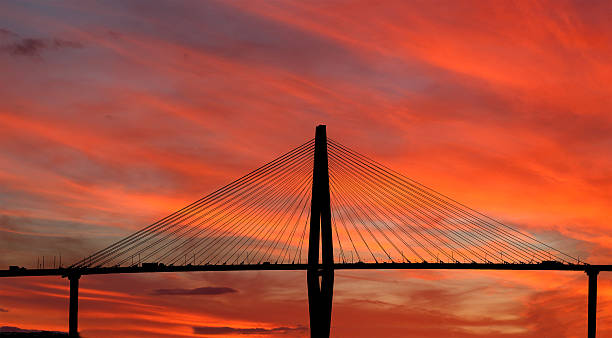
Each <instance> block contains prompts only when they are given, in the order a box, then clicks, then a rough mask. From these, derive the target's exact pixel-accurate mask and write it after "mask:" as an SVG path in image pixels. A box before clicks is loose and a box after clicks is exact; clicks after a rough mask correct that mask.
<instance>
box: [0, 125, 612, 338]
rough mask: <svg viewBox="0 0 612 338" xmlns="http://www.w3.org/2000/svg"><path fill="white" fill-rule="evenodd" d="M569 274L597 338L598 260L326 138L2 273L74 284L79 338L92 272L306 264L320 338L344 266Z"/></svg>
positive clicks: (72, 318) (72, 324)
mask: <svg viewBox="0 0 612 338" xmlns="http://www.w3.org/2000/svg"><path fill="white" fill-rule="evenodd" d="M339 269H449V270H451V269H452V270H465V269H480V270H566V271H584V272H586V273H587V275H588V277H589V284H588V285H589V296H588V297H589V298H588V337H589V338H592V337H595V332H596V325H595V324H596V321H595V319H596V318H595V311H596V298H597V275H598V273H599V272H600V271H611V270H612V266H610V265H589V264H587V263H585V262H581V261H580V260H578V259H576V258H574V257H572V256H571V255H570V254H568V253H565V252H562V251H560V250H557V249H555V248H553V247H551V246H549V245H547V244H545V243H543V242H541V241H540V240H538V239H537V238H535V237H534V236H532V235H530V234H528V233H526V232H524V231H520V230H518V229H515V228H513V227H510V226H508V225H505V224H503V223H501V222H498V221H496V220H494V219H492V218H490V217H488V216H486V215H484V214H481V213H479V212H477V211H475V210H473V209H471V208H469V207H467V206H465V205H463V204H461V203H459V202H457V201H455V200H453V199H451V198H449V197H447V196H445V195H443V194H441V193H439V192H436V191H434V190H432V189H430V188H428V187H425V186H423V185H421V184H419V183H418V182H416V181H414V180H412V179H410V178H408V177H406V176H404V175H402V174H400V173H398V172H396V171H394V170H392V169H390V168H388V167H386V166H384V165H382V164H380V163H378V162H376V161H375V160H373V159H371V158H369V157H367V156H364V155H362V154H360V153H358V152H356V151H354V150H352V149H350V148H348V147H346V146H344V145H343V144H341V143H340V142H338V141H336V140H333V139H331V138H327V135H326V128H325V126H318V127H317V129H316V135H315V138H314V139H312V140H309V141H308V142H305V143H304V144H302V145H300V146H298V147H296V148H294V149H292V150H291V151H289V152H287V153H285V154H283V155H281V156H279V157H278V158H276V159H274V160H273V161H271V162H269V163H267V164H265V165H263V166H261V167H260V168H257V169H255V170H253V171H251V172H250V173H248V174H246V175H244V176H242V177H240V178H239V179H237V180H235V181H233V182H231V183H230V184H228V185H226V186H224V187H222V188H220V189H218V190H216V191H214V192H213V193H211V194H209V195H207V196H205V197H203V198H202V199H200V200H198V201H196V202H194V203H192V204H190V205H188V206H186V207H184V208H182V209H180V210H178V211H176V212H174V213H173V214H171V215H169V216H167V217H165V218H163V219H161V220H159V221H157V222H155V223H153V224H151V225H149V226H147V227H145V228H143V229H141V230H139V231H137V232H135V233H133V234H131V235H129V236H127V237H125V238H123V239H121V240H119V241H117V242H115V243H113V244H112V245H110V246H108V247H107V248H105V249H102V250H100V251H98V252H95V253H93V254H91V255H89V256H87V257H85V258H83V259H82V260H80V261H78V262H76V263H74V264H73V265H71V266H70V267H67V268H59V269H24V268H18V267H12V268H11V269H9V270H0V277H16V276H46V275H60V276H63V277H67V278H68V279H69V280H70V307H69V333H70V335H71V336H78V327H77V322H78V318H77V316H78V286H79V279H80V277H81V276H83V275H91V274H114V273H142V272H179V271H238V270H305V271H307V286H308V298H309V313H310V331H311V336H312V337H329V335H330V326H331V313H332V298H333V286H334V270H339Z"/></svg>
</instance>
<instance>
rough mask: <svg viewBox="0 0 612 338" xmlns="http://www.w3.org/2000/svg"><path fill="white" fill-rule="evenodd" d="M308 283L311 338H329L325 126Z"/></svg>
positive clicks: (318, 144)
mask: <svg viewBox="0 0 612 338" xmlns="http://www.w3.org/2000/svg"><path fill="white" fill-rule="evenodd" d="M319 243H321V262H319ZM306 281H307V284H308V312H309V314H310V337H311V338H329V333H330V329H331V311H332V298H333V292H334V248H333V242H332V230H331V208H330V197H329V170H328V160H327V133H326V130H325V126H324V125H320V126H317V130H316V134H315V151H314V168H313V172H312V201H311V205H310V235H309V242H308V270H307V272H306Z"/></svg>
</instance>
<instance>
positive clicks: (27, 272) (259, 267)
mask: <svg viewBox="0 0 612 338" xmlns="http://www.w3.org/2000/svg"><path fill="white" fill-rule="evenodd" d="M307 269H308V264H268V263H264V264H255V265H253V264H250V265H184V266H163V265H159V266H125V267H123V266H119V267H97V268H83V269H69V268H58V269H24V268H21V269H18V270H0V277H27V276H67V275H69V274H79V275H105V274H118V273H147V272H188V271H264V270H267V271H294V270H307ZM334 269H335V270H373V269H392V270H393V269H395V270H525V271H538V270H539V271H591V270H592V271H612V265H589V264H561V263H538V264H499V263H339V264H334Z"/></svg>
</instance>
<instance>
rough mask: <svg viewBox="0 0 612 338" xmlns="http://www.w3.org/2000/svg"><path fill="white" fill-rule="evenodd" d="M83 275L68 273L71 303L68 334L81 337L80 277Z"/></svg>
mask: <svg viewBox="0 0 612 338" xmlns="http://www.w3.org/2000/svg"><path fill="white" fill-rule="evenodd" d="M80 278H81V275H68V280H69V281H70V305H69V308H68V336H69V337H79V279H80Z"/></svg>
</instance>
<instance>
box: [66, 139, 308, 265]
mask: <svg viewBox="0 0 612 338" xmlns="http://www.w3.org/2000/svg"><path fill="white" fill-rule="evenodd" d="M313 157H314V140H310V141H308V142H306V143H304V144H302V145H300V146H298V147H297V148H295V149H293V150H291V151H289V152H288V153H286V154H283V155H282V156H280V157H278V158H276V159H275V160H273V161H271V162H269V163H267V164H265V165H263V166H262V167H260V168H258V169H255V170H253V171H252V172H250V173H248V174H246V175H244V176H242V177H241V178H239V179H237V180H235V181H233V182H232V183H230V184H228V185H226V186H224V187H222V188H220V189H218V190H216V191H214V192H213V193H211V194H209V195H207V196H205V197H203V198H202V199H200V200H198V201H196V202H194V203H192V204H190V205H188V206H186V207H184V208H183V209H180V210H179V211H177V212H175V213H173V214H171V215H169V216H167V217H165V218H163V219H161V220H159V221H158V222H155V223H153V224H151V225H149V226H147V227H145V228H143V229H141V230H139V231H137V232H135V233H133V234H132V235H130V236H128V237H126V238H124V239H122V240H120V241H118V242H116V243H114V244H112V245H111V246H109V247H107V248H105V249H103V250H101V251H99V252H96V253H95V254H93V255H91V256H89V257H86V258H84V259H83V260H81V261H79V262H78V263H76V264H74V265H73V266H72V267H75V268H77V267H78V268H84V267H106V266H138V265H141V264H143V263H155V264H164V265H167V266H171V265H189V264H191V265H222V264H228V265H230V264H262V263H266V262H268V263H273V264H274V263H305V259H306V257H307V256H306V251H307V249H308V243H307V241H308V237H307V228H308V221H309V216H310V200H311V198H310V196H311V193H312V171H313Z"/></svg>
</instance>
